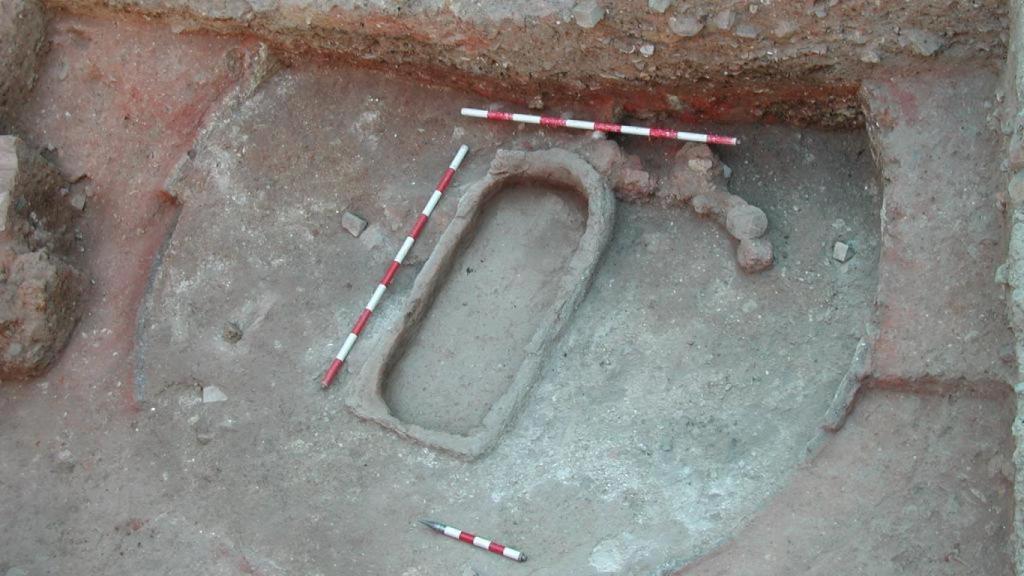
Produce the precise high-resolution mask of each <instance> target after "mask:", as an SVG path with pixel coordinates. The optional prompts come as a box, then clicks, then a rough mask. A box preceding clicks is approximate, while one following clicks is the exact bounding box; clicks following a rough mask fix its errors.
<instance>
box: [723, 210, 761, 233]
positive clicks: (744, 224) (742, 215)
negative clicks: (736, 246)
mask: <svg viewBox="0 0 1024 576" xmlns="http://www.w3.org/2000/svg"><path fill="white" fill-rule="evenodd" d="M725 228H726V230H728V231H729V234H732V236H733V238H738V239H740V240H747V239H752V238H759V237H761V236H762V235H763V234H764V233H765V230H767V229H768V216H766V215H765V213H764V210H761V209H760V208H758V207H757V206H751V205H750V204H741V205H739V206H734V207H733V208H731V209H730V210H729V212H727V213H726V215H725Z"/></svg>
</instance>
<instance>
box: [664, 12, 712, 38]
mask: <svg viewBox="0 0 1024 576" xmlns="http://www.w3.org/2000/svg"><path fill="white" fill-rule="evenodd" d="M668 28H669V30H671V31H672V33H673V34H675V35H676V36H683V37H690V36H696V35H697V34H700V31H701V30H703V29H704V23H703V22H701V21H700V20H698V19H696V18H694V17H693V16H673V17H671V18H669V19H668Z"/></svg>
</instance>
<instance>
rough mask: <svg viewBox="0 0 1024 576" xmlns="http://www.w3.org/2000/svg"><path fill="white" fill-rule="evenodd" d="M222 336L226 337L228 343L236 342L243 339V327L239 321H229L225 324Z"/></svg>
mask: <svg viewBox="0 0 1024 576" xmlns="http://www.w3.org/2000/svg"><path fill="white" fill-rule="evenodd" d="M221 338H223V339H224V341H225V342H227V343H228V344H235V343H237V342H238V341H239V340H241V339H242V327H241V326H239V325H238V323H237V322H228V323H226V324H224V332H223V333H222V334H221Z"/></svg>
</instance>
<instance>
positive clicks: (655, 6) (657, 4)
mask: <svg viewBox="0 0 1024 576" xmlns="http://www.w3.org/2000/svg"><path fill="white" fill-rule="evenodd" d="M671 5H672V0H647V7H648V8H650V9H651V10H653V11H655V12H657V13H658V14H664V13H665V11H666V10H668V7H669V6H671Z"/></svg>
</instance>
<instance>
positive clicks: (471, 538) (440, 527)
mask: <svg viewBox="0 0 1024 576" xmlns="http://www.w3.org/2000/svg"><path fill="white" fill-rule="evenodd" d="M420 523H421V524H423V525H424V526H427V527H429V528H430V529H431V530H434V531H436V532H440V533H441V534H444V535H445V536H447V537H449V538H452V539H455V540H460V541H462V542H465V543H466V544H472V545H473V546H476V547H477V548H482V549H484V550H487V551H488V552H492V553H494V554H498V555H499V556H504V557H505V558H509V559H512V560H515V561H516V562H526V554H523V553H522V552H520V551H519V550H515V549H514V548H509V547H508V546H505V545H504V544H498V543H497V542H492V541H490V540H488V539H486V538H481V537H479V536H477V535H475V534H470V533H469V532H463V531H462V530H459V529H458V528H455V527H454V526H448V525H447V524H443V523H441V522H436V521H434V520H420Z"/></svg>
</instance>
